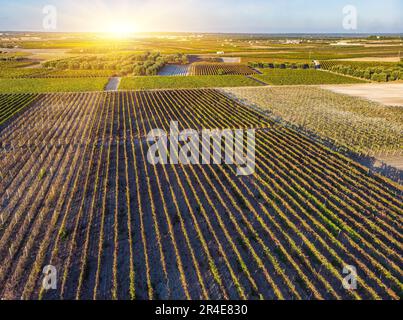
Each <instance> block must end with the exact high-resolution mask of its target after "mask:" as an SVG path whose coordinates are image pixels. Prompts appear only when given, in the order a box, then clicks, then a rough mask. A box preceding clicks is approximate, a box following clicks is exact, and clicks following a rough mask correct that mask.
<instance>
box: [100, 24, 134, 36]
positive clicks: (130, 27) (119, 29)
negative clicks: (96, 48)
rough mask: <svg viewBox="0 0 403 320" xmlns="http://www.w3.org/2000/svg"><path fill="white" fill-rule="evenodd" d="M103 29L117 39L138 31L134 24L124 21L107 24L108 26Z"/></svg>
mask: <svg viewBox="0 0 403 320" xmlns="http://www.w3.org/2000/svg"><path fill="white" fill-rule="evenodd" d="M105 31H106V33H108V34H109V35H111V36H112V37H114V38H119V39H122V38H128V37H130V36H131V35H132V34H133V33H136V32H138V30H137V29H136V26H135V25H134V24H133V23H124V22H113V23H111V24H110V25H109V26H108V28H107V29H106V30H105Z"/></svg>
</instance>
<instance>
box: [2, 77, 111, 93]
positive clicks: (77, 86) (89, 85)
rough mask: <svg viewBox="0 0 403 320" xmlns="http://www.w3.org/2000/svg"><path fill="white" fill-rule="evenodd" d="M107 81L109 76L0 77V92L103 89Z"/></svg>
mask: <svg viewBox="0 0 403 320" xmlns="http://www.w3.org/2000/svg"><path fill="white" fill-rule="evenodd" d="M107 83H108V78H55V79H53V78H49V79H42V78H38V79H0V93H41V92H83V91H102V90H104V88H105V86H106V84H107Z"/></svg>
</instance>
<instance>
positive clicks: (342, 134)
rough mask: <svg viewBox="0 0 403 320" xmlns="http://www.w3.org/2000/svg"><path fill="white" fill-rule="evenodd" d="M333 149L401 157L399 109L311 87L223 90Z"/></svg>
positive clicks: (402, 118)
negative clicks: (330, 143) (326, 141)
mask: <svg viewBox="0 0 403 320" xmlns="http://www.w3.org/2000/svg"><path fill="white" fill-rule="evenodd" d="M225 90H226V92H228V93H231V94H234V95H235V96H236V97H237V98H238V99H241V100H245V101H247V102H248V103H249V104H254V105H257V106H259V107H260V108H262V109H263V110H266V111H267V112H270V113H272V114H273V115H274V116H277V117H281V118H283V119H284V120H286V121H288V122H291V123H293V124H295V125H298V126H301V127H303V128H305V129H308V130H311V131H313V132H315V133H316V134H318V135H320V136H321V137H323V138H325V139H330V140H331V141H333V143H335V144H336V145H342V146H347V147H348V148H349V149H351V150H354V151H356V152H359V153H362V154H366V155H374V154H378V155H379V154H384V155H403V153H402V150H403V149H402V148H403V145H402V132H403V108H401V107H390V106H384V105H382V104H379V103H376V102H370V101H367V100H363V99H360V98H356V97H350V96H345V95H340V94H336V93H333V92H330V91H327V90H323V89H319V88H315V87H280V88H234V89H225Z"/></svg>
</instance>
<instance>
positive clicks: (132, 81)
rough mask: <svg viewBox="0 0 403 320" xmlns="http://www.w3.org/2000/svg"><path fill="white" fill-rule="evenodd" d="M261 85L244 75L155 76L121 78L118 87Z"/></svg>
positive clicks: (167, 87) (181, 87)
mask: <svg viewBox="0 0 403 320" xmlns="http://www.w3.org/2000/svg"><path fill="white" fill-rule="evenodd" d="M261 85H262V84H261V83H259V82H257V81H255V80H253V79H250V78H247V77H245V76H186V77H180V76H155V77H126V78H123V79H122V82H121V84H120V87H119V89H121V90H140V89H176V88H178V89H179V88H180V89H184V88H211V87H244V86H261Z"/></svg>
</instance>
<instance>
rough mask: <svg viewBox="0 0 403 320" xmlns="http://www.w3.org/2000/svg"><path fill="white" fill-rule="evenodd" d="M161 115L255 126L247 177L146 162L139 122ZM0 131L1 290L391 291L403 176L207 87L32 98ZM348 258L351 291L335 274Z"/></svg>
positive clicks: (314, 295)
mask: <svg viewBox="0 0 403 320" xmlns="http://www.w3.org/2000/svg"><path fill="white" fill-rule="evenodd" d="M2 98H3V97H1V96H0V105H1V101H2ZM3 99H4V98H3ZM24 99H25V98H24V97H21V103H24V101H25V100H24ZM170 121H178V122H179V130H183V129H188V128H193V129H196V130H198V131H201V130H202V129H215V128H232V129H235V128H237V129H238V128H242V129H248V128H254V129H256V173H255V174H254V175H252V176H245V177H239V176H237V175H236V168H235V167H234V166H229V165H222V166H219V165H166V166H161V165H157V166H153V165H150V164H149V163H148V162H147V150H148V148H149V147H150V143H149V142H147V140H146V136H147V133H148V132H149V131H150V130H152V129H155V128H161V129H164V130H165V131H167V132H169V124H170ZM0 141H1V144H0V147H1V149H0V159H1V162H2V166H1V168H0V174H1V176H2V179H1V182H0V196H1V201H0V209H1V217H0V218H1V219H0V258H1V261H2V263H1V268H0V297H1V298H4V299H12V298H23V299H32V298H34V299H37V298H40V299H228V298H233V299H260V298H263V299H379V298H383V299H399V295H400V294H401V290H402V281H401V279H402V270H401V264H402V259H401V256H402V218H401V213H402V210H401V208H402V200H403V198H402V189H401V186H399V185H397V184H394V183H392V182H390V181H389V180H387V179H386V178H383V177H380V176H375V175H369V174H368V173H367V170H366V169H365V168H364V167H362V166H360V165H359V164H357V163H355V162H353V161H352V160H349V159H347V158H344V157H343V156H340V155H339V154H337V153H334V152H332V151H330V150H328V149H326V148H324V147H322V146H321V145H320V144H318V143H315V142H313V141H311V140H309V139H308V138H306V137H304V136H302V135H301V134H299V133H298V132H296V131H293V130H291V129H287V128H284V127H281V126H278V125H276V124H275V123H274V122H272V121H271V120H269V119H268V118H266V117H264V116H262V115H260V114H258V113H257V112H255V111H254V110H252V109H250V108H248V107H246V106H243V105H241V104H239V103H238V102H236V101H235V100H231V99H229V98H228V97H226V96H225V95H224V94H222V93H220V92H219V91H217V90H214V89H201V90H165V91H164V90H160V91H135V92H129V91H123V92H100V93H82V94H79V93H75V94H73V93H71V94H49V95H40V96H38V97H37V98H36V100H35V101H34V102H33V103H32V105H31V106H30V108H29V109H27V111H26V112H24V113H22V114H19V115H17V116H16V117H15V118H14V119H13V121H12V122H10V123H9V124H8V125H7V126H6V127H5V128H4V129H3V130H2V131H1V132H0ZM217 146H218V145H217ZM217 146H214V148H215V149H216V150H215V151H223V150H217V148H218V147H217ZM3 164H4V165H3ZM49 264H52V265H54V266H56V268H57V270H58V276H59V282H58V289H57V290H54V291H53V290H51V291H45V290H43V289H42V287H41V280H42V274H41V272H42V268H43V266H45V265H49ZM347 264H351V265H354V266H356V267H357V269H358V274H359V280H358V281H359V287H358V290H356V291H347V290H344V289H343V287H342V285H341V281H342V279H343V277H344V275H343V274H342V270H343V266H345V265H347Z"/></svg>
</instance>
